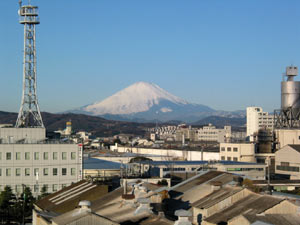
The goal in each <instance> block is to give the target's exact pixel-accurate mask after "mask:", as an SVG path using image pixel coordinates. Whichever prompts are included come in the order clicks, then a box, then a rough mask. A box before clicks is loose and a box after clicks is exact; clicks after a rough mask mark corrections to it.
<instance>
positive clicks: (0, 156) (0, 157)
mask: <svg viewBox="0 0 300 225" xmlns="http://www.w3.org/2000/svg"><path fill="white" fill-rule="evenodd" d="M1 159H2V152H0V160H1Z"/></svg>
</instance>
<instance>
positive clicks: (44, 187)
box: [43, 184, 49, 193]
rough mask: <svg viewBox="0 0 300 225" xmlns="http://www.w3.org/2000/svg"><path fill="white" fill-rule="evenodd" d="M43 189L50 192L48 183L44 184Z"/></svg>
mask: <svg viewBox="0 0 300 225" xmlns="http://www.w3.org/2000/svg"><path fill="white" fill-rule="evenodd" d="M43 189H44V190H45V192H46V193H48V190H49V187H48V184H44V185H43Z"/></svg>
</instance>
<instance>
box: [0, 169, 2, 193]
mask: <svg viewBox="0 0 300 225" xmlns="http://www.w3.org/2000/svg"><path fill="white" fill-rule="evenodd" d="M1 176H2V169H1V168H0V177H1ZM0 191H1V190H0Z"/></svg>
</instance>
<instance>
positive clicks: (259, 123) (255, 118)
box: [247, 107, 274, 141]
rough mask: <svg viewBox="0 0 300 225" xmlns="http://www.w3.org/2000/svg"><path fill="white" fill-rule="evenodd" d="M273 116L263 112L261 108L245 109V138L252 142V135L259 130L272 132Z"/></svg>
mask: <svg viewBox="0 0 300 225" xmlns="http://www.w3.org/2000/svg"><path fill="white" fill-rule="evenodd" d="M273 126H274V116H273V115H270V114H269V113H268V112H264V111H263V109H262V108H261V107H247V136H248V137H249V138H250V141H254V135H255V134H256V133H257V132H258V130H259V129H262V128H264V129H269V130H272V129H273Z"/></svg>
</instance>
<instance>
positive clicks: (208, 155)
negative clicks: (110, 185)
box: [110, 145, 220, 161]
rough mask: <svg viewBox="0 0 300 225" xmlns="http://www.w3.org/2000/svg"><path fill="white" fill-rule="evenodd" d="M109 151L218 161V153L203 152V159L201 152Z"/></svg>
mask: <svg viewBox="0 0 300 225" xmlns="http://www.w3.org/2000/svg"><path fill="white" fill-rule="evenodd" d="M110 150H112V151H116V152H132V153H138V154H153V155H160V156H162V157H163V156H167V158H168V157H176V158H182V159H183V160H189V161H198V160H220V153H219V152H203V159H202V154H201V151H186V150H175V149H156V148H136V147H124V146H117V145H111V146H110Z"/></svg>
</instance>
